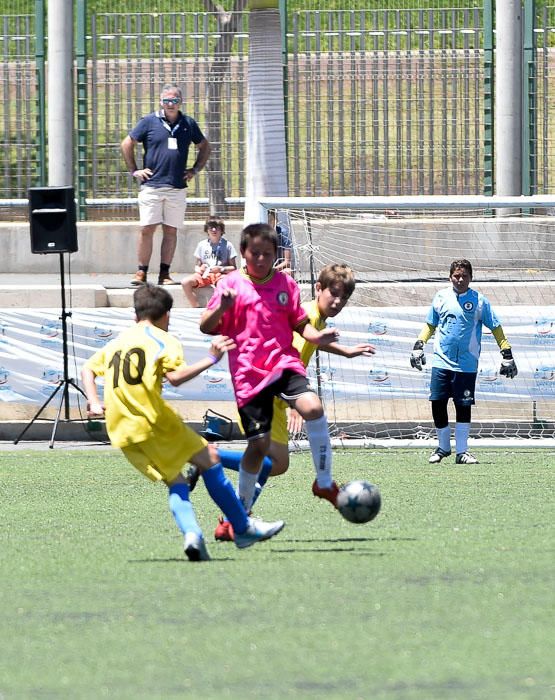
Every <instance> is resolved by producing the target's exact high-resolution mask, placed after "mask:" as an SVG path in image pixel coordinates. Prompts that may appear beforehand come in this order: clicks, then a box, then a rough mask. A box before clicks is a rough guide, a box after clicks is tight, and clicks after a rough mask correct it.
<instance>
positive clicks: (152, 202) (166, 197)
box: [139, 186, 187, 228]
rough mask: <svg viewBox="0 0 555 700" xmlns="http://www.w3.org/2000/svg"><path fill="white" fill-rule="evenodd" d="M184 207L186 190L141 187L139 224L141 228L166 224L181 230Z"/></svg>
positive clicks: (185, 205)
mask: <svg viewBox="0 0 555 700" xmlns="http://www.w3.org/2000/svg"><path fill="white" fill-rule="evenodd" d="M186 207H187V190H186V189H182V190H178V189H176V188H175V187H144V186H143V187H141V189H140V190H139V223H140V224H141V226H152V225H154V224H167V225H168V226H173V227H174V228H182V227H183V218H184V217H185V209H186Z"/></svg>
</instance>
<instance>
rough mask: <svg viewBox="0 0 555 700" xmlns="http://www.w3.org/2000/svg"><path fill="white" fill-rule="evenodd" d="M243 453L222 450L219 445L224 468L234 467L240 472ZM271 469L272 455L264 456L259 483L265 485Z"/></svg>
mask: <svg viewBox="0 0 555 700" xmlns="http://www.w3.org/2000/svg"><path fill="white" fill-rule="evenodd" d="M243 454H244V453H243V452H239V451H238V450H222V449H221V448H219V447H218V455H219V457H220V462H221V463H222V467H224V469H233V471H235V472H238V471H239V469H240V467H241V460H242V459H243ZM271 471H272V460H271V459H270V457H264V460H263V461H262V469H261V470H260V474H259V475H258V483H259V484H260V486H264V484H265V483H266V482H267V481H268V477H269V476H270V472H271Z"/></svg>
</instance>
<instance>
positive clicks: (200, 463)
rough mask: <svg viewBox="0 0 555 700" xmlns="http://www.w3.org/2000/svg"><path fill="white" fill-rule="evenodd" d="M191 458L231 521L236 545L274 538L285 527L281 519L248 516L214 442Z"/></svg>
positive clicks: (246, 544)
mask: <svg viewBox="0 0 555 700" xmlns="http://www.w3.org/2000/svg"><path fill="white" fill-rule="evenodd" d="M189 461H190V462H191V464H194V465H195V466H196V467H197V468H198V469H199V471H200V473H201V476H202V478H203V480H204V484H205V486H206V490H207V491H208V493H209V494H210V497H211V498H212V500H213V501H214V503H216V505H217V506H218V507H219V508H220V510H222V511H223V513H224V514H225V516H226V518H227V519H228V520H229V522H230V523H231V526H232V527H233V531H234V541H235V544H236V546H237V547H239V548H241V549H242V548H244V547H250V546H251V545H252V544H256V542H262V541H264V540H267V539H269V538H270V537H273V536H274V535H276V534H277V533H278V532H280V531H281V530H282V529H283V527H284V525H285V523H284V522H283V521H282V520H277V521H275V522H270V523H268V522H264V521H262V520H253V519H252V518H249V516H248V515H247V511H246V510H245V508H244V506H243V504H242V502H241V500H240V499H239V498H238V497H237V494H236V493H235V490H234V488H233V484H232V483H231V481H230V480H229V479H228V478H227V476H226V475H225V473H224V470H223V467H222V465H221V462H220V461H219V458H218V453H217V451H216V448H215V447H214V446H213V445H206V446H205V447H204V448H203V449H202V450H201V451H200V452H197V453H196V454H195V455H193V457H191V459H190V460H189Z"/></svg>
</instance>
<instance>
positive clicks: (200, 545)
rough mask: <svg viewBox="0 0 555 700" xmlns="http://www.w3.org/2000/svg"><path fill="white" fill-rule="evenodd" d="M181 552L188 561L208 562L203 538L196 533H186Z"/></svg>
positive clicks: (208, 556) (208, 558)
mask: <svg viewBox="0 0 555 700" xmlns="http://www.w3.org/2000/svg"><path fill="white" fill-rule="evenodd" d="M183 551H184V552H185V556H186V557H187V559H188V560H189V561H210V555H209V554H208V550H207V549H206V544H205V543H204V538H203V537H202V536H201V535H197V533H196V532H188V533H187V534H186V535H185V541H184V543H183Z"/></svg>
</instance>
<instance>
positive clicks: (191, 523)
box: [169, 484, 202, 537]
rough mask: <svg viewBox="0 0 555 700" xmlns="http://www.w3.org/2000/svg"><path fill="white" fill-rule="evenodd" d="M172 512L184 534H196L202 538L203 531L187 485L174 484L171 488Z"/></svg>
mask: <svg viewBox="0 0 555 700" xmlns="http://www.w3.org/2000/svg"><path fill="white" fill-rule="evenodd" d="M169 502H170V510H171V512H172V515H173V517H174V518H175V522H176V523H177V527H178V528H179V529H180V530H181V532H182V533H183V534H185V533H187V532H196V533H197V535H200V536H201V537H202V530H201V529H200V525H199V524H198V522H197V519H196V517H195V511H194V510H193V504H192V503H191V501H190V500H189V487H188V485H187V484H173V486H170V495H169Z"/></svg>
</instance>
